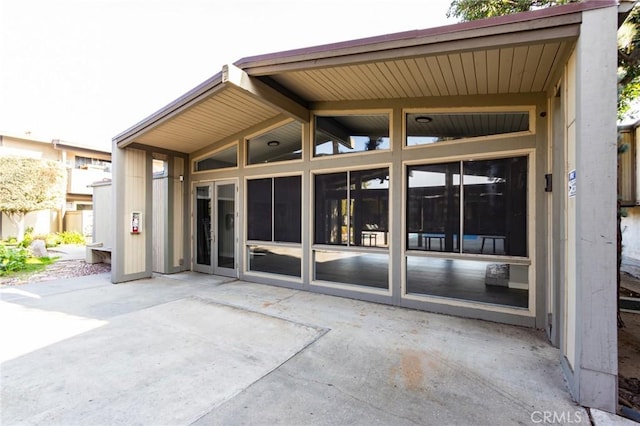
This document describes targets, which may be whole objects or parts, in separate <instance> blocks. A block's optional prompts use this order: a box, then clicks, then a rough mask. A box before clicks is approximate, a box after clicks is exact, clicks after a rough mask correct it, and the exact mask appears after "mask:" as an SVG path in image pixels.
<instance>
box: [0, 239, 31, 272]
mask: <svg viewBox="0 0 640 426" xmlns="http://www.w3.org/2000/svg"><path fill="white" fill-rule="evenodd" d="M29 256H30V253H29V250H27V249H26V248H24V247H6V246H5V245H4V244H0V276H1V275H6V274H8V273H11V272H16V271H21V270H23V269H24V268H25V267H26V264H27V259H28V258H29Z"/></svg>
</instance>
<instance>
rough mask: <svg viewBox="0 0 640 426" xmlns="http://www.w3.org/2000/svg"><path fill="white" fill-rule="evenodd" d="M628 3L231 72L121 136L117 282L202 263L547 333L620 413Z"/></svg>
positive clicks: (449, 29)
mask: <svg viewBox="0 0 640 426" xmlns="http://www.w3.org/2000/svg"><path fill="white" fill-rule="evenodd" d="M631 6H632V3H627V2H624V3H622V4H620V5H618V4H617V3H616V2H613V1H611V2H608V1H605V2H603V1H599V2H584V3H574V4H570V5H567V6H561V7H555V8H551V9H544V10H538V11H533V12H527V13H523V14H517V15H511V16H506V17H500V18H494V19H487V20H482V21H475V22H469V23H462V24H456V25H452V26H446V27H440V28H433V29H427V30H421V31H410V32H406V33H399V34H391V35H386V36H380V37H374V38H369V39H363V40H356V41H348V42H344V43H337V44H333V45H326V46H318V47H313V48H308V49H300V50H295V51H288V52H281V53H275V54H269V55H264V56H258V57H251V58H245V59H242V60H240V61H238V62H236V63H235V64H234V65H228V66H225V67H224V68H223V70H222V72H220V73H219V74H217V75H215V76H213V77H212V78H211V79H209V80H207V81H206V82H204V83H203V84H201V85H200V86H198V87H196V88H194V89H193V90H192V91H190V92H188V93H186V94H184V95H183V96H182V97H180V98H179V99H177V100H176V101H174V102H173V103H171V104H169V105H167V106H166V107H164V108H162V109H161V110H159V111H158V112H156V113H155V114H153V115H151V116H150V117H148V118H147V119H145V120H143V121H142V122H140V123H138V124H136V125H135V126H133V127H131V128H130V129H128V130H126V131H124V132H123V133H121V134H120V135H118V136H116V137H115V138H114V140H113V159H114V179H113V192H114V211H115V213H114V218H115V219H114V223H113V227H114V235H113V254H112V281H113V282H114V283H118V282H123V281H128V280H134V279H139V278H144V277H149V276H151V274H152V272H153V271H156V272H161V273H172V272H178V271H184V270H194V271H199V272H202V273H209V274H218V275H227V276H231V277H237V278H240V279H242V280H246V281H251V282H257V283H265V284H273V285H279V286H285V287H290V288H295V289H301V290H306V291H313V292H318V293H325V294H331V295H337V296H345V297H352V298H357V299H362V300H368V301H373V302H379V303H386V304H390V305H396V306H403V307H408V308H415V309H421V310H426V311H430V312H439V313H446V314H452V315H459V316H466V317H471V318H479V319H486V320H491V321H498V322H503V323H508V324H516V325H521V326H526V327H535V328H540V329H545V330H546V332H547V334H548V336H549V339H550V341H551V342H552V343H553V344H554V345H556V346H558V347H559V348H560V352H561V354H562V357H561V360H560V362H561V364H562V366H563V370H564V372H565V375H566V377H567V380H568V383H569V387H570V390H571V392H572V395H573V396H574V398H575V399H576V401H578V402H579V403H580V404H582V405H586V406H590V407H596V408H601V409H605V410H607V411H611V412H615V410H616V405H617V329H616V261H615V259H616V244H615V242H616V210H615V205H616V66H617V64H616V31H617V28H618V25H619V23H620V22H619V20H621V19H623V18H624V16H625V13H626V12H628V11H629V10H630V8H631ZM154 162H155V163H156V164H157V163H158V162H161V163H162V164H163V167H162V169H163V173H164V174H163V176H164V177H165V178H166V179H164V180H162V183H161V184H160V183H159V181H158V176H157V175H156V176H155V179H154V174H153V167H152V164H154ZM154 182H155V183H154ZM159 250H160V251H161V254H160V257H161V261H158V260H157V259H158V256H159V254H158V253H159ZM154 258H155V259H156V260H154ZM158 265H160V266H158Z"/></svg>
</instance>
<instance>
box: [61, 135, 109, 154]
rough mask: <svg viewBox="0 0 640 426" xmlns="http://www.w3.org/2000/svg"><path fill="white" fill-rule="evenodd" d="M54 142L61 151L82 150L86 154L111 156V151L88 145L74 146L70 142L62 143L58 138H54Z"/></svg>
mask: <svg viewBox="0 0 640 426" xmlns="http://www.w3.org/2000/svg"><path fill="white" fill-rule="evenodd" d="M52 143H53V149H56V150H60V151H63V150H64V151H73V152H81V153H84V154H91V155H101V156H107V157H111V151H103V150H101V149H94V148H88V147H81V146H74V145H69V144H64V143H60V142H57V141H56V139H54V140H53V141H52Z"/></svg>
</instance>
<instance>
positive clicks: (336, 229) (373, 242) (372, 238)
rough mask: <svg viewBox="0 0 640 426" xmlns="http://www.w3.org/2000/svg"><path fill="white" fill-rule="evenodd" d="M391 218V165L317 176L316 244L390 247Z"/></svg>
mask: <svg viewBox="0 0 640 426" xmlns="http://www.w3.org/2000/svg"><path fill="white" fill-rule="evenodd" d="M347 181H348V182H349V185H347ZM388 221H389V169H388V168H381V169H372V170H358V171H350V172H343V173H330V174H324V175H316V176H315V233H314V238H315V239H314V241H315V243H316V244H333V245H348V246H367V247H388V235H389V229H388Z"/></svg>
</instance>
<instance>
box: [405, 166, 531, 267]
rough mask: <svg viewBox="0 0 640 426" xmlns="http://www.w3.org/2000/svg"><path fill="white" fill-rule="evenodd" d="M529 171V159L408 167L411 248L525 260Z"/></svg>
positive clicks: (408, 238) (408, 239) (409, 241)
mask: <svg viewBox="0 0 640 426" xmlns="http://www.w3.org/2000/svg"><path fill="white" fill-rule="evenodd" d="M527 169H528V165H527V157H524V156H523V157H513V158H502V159H493V160H479V161H461V162H455V163H441V164H428V165H417V166H409V167H407V176H408V177H407V219H406V220H407V235H406V238H407V240H406V244H407V249H409V250H426V251H440V252H450V253H475V254H495V255H506V256H524V257H526V256H527V188H528V187H527ZM461 175H462V178H461ZM461 185H462V187H461ZM461 199H462V200H464V201H463V205H462V206H461V205H460V200H461ZM461 216H462V217H463V221H462V223H461V222H460V218H461ZM460 235H464V238H463V239H462V241H459V240H460V238H459V236H460ZM460 243H462V244H460Z"/></svg>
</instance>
